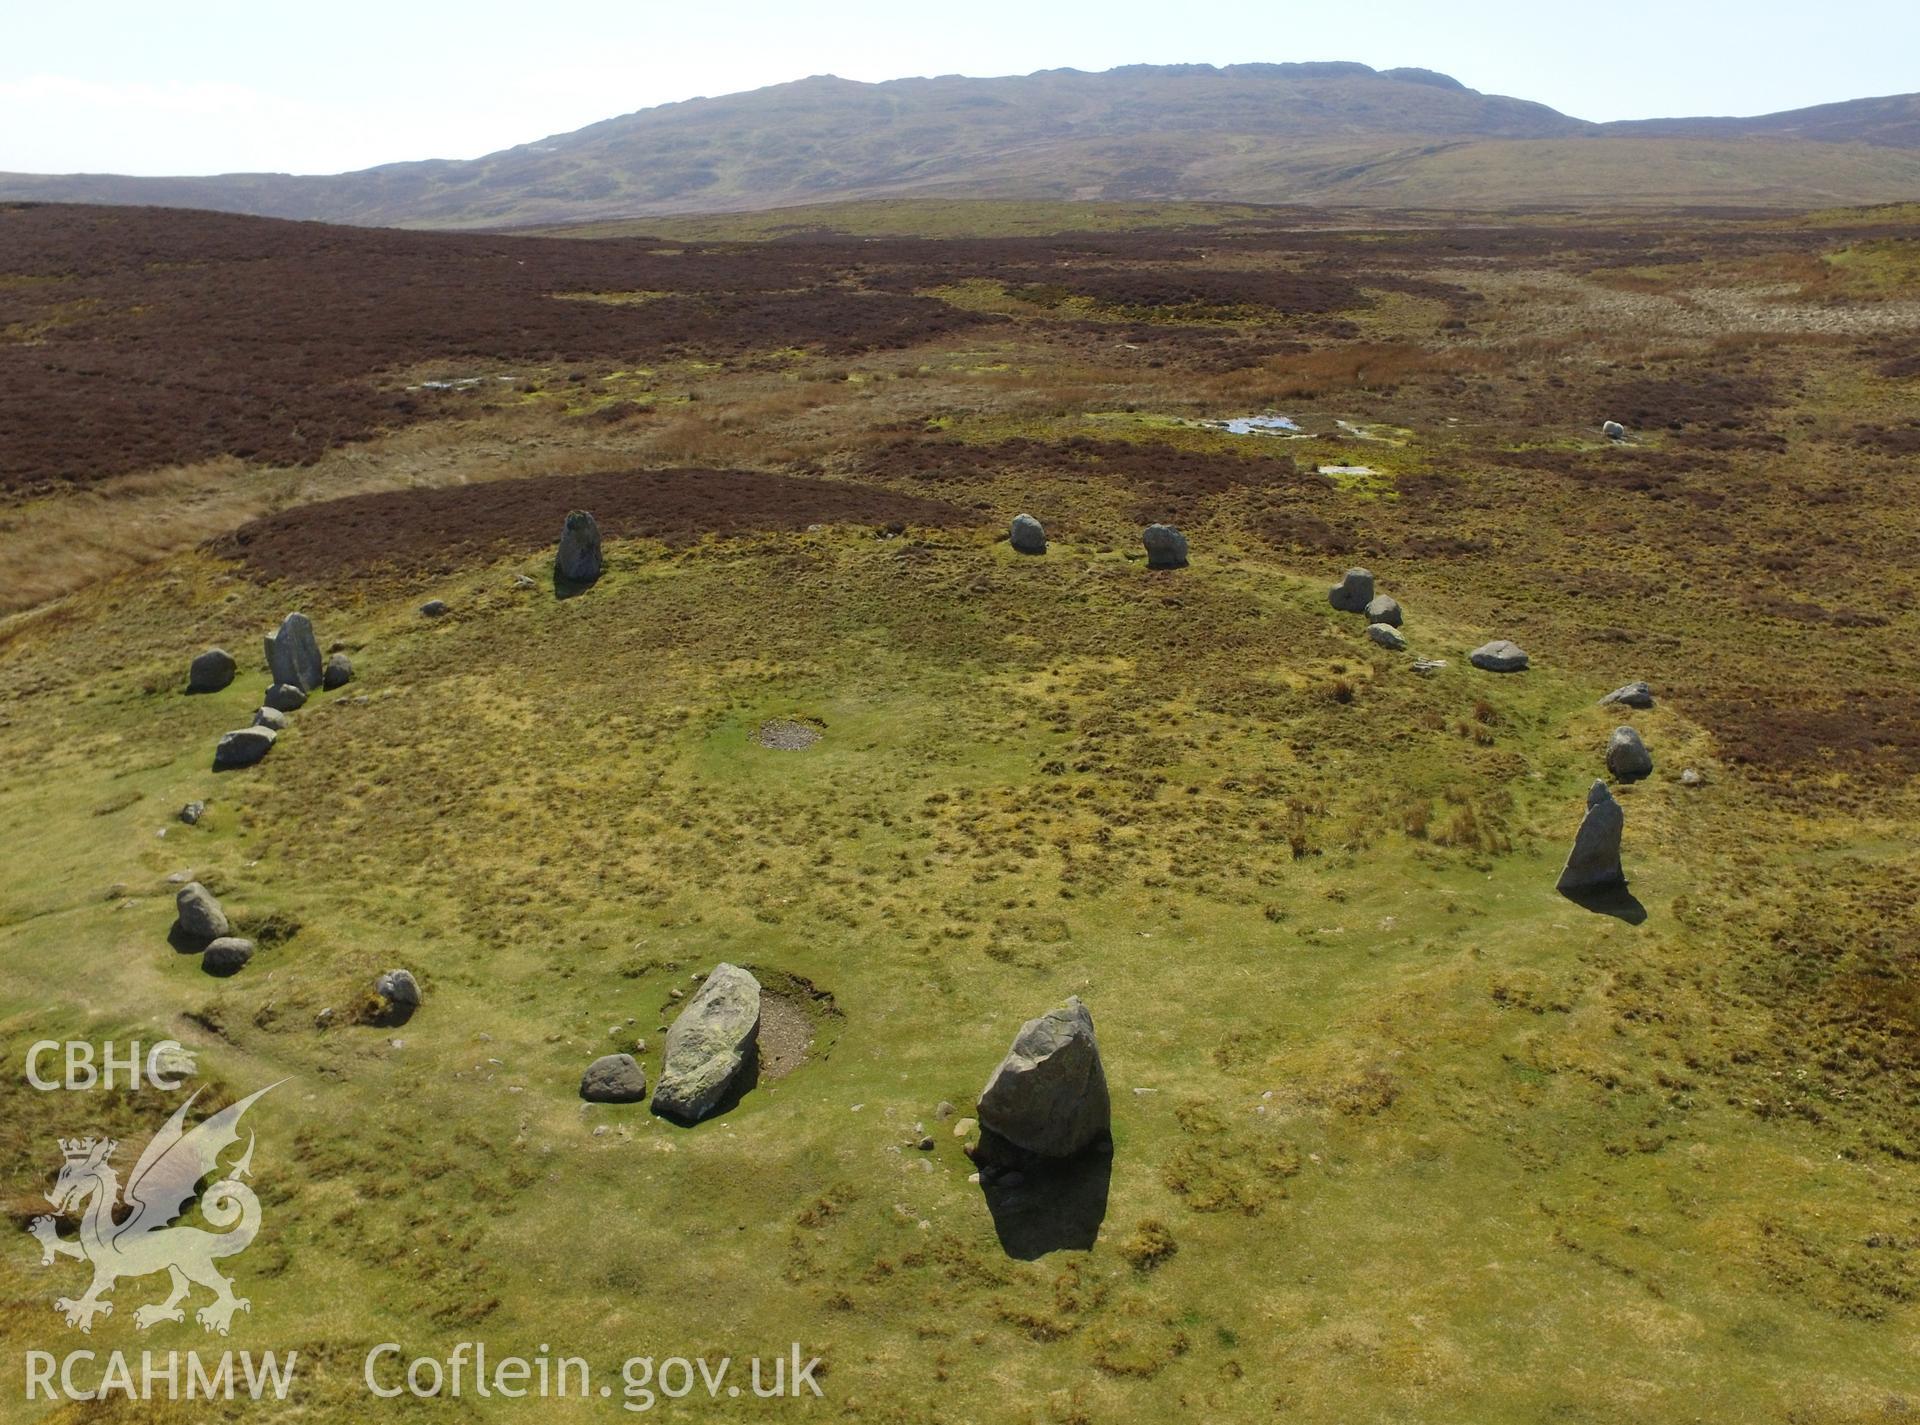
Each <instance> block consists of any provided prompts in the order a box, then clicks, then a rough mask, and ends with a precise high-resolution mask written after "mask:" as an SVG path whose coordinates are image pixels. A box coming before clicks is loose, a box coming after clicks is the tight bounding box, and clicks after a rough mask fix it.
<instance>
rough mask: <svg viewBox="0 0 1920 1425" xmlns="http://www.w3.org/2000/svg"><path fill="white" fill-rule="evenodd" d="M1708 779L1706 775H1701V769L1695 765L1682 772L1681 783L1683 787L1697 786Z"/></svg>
mask: <svg viewBox="0 0 1920 1425" xmlns="http://www.w3.org/2000/svg"><path fill="white" fill-rule="evenodd" d="M1706 780H1707V779H1706V778H1705V777H1703V776H1701V775H1700V772H1699V770H1698V769H1697V768H1694V767H1689V768H1687V769H1686V771H1684V772H1682V773H1681V774H1680V785H1681V786H1683V787H1697V786H1699V785H1700V784H1701V783H1702V782H1704V781H1706Z"/></svg>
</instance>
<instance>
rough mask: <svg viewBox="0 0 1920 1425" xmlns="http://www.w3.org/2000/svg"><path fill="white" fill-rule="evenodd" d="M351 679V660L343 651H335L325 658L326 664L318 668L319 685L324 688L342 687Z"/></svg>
mask: <svg viewBox="0 0 1920 1425" xmlns="http://www.w3.org/2000/svg"><path fill="white" fill-rule="evenodd" d="M352 681H353V660H352V659H351V658H349V657H347V655H346V654H344V653H336V654H334V655H333V656H332V657H331V658H329V659H327V666H326V667H325V668H323V669H321V670H320V686H321V687H323V688H326V689H329V690H331V689H334V688H344V687H346V686H347V684H349V683H351V682H352Z"/></svg>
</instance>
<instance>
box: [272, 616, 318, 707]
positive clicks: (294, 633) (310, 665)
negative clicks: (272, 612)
mask: <svg viewBox="0 0 1920 1425" xmlns="http://www.w3.org/2000/svg"><path fill="white" fill-rule="evenodd" d="M266 644H267V668H268V671H270V672H271V673H272V674H273V681H274V682H276V683H291V684H292V685H293V686H294V687H296V688H298V689H300V691H301V692H303V693H304V692H310V691H311V690H313V689H314V688H317V687H319V686H320V675H321V671H322V670H321V667H320V642H319V640H318V639H316V638H315V637H314V636H313V621H312V620H311V619H309V618H308V617H307V616H306V615H305V614H302V613H291V614H288V615H287V616H286V617H285V618H284V619H282V620H281V621H280V628H279V631H278V632H275V633H270V634H268V635H267V639H266Z"/></svg>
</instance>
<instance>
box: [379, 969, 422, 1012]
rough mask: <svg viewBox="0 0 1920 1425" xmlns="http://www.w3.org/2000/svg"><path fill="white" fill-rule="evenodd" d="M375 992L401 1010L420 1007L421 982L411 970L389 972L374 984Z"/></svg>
mask: <svg viewBox="0 0 1920 1425" xmlns="http://www.w3.org/2000/svg"><path fill="white" fill-rule="evenodd" d="M373 991H374V993H375V994H377V995H379V996H380V998H381V999H383V1000H385V1001H386V1002H387V1003H388V1004H391V1005H396V1006H398V1007H399V1008H401V1009H418V1008H419V1007H420V982H419V981H418V980H416V979H414V977H413V971H411V970H388V971H386V972H385V973H383V974H382V975H381V976H380V977H379V978H378V979H376V980H375V981H374V982H373Z"/></svg>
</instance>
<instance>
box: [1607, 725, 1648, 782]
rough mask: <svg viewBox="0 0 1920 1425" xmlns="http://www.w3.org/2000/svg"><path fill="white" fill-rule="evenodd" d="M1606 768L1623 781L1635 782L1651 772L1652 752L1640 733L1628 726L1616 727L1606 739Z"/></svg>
mask: <svg viewBox="0 0 1920 1425" xmlns="http://www.w3.org/2000/svg"><path fill="white" fill-rule="evenodd" d="M1607 770H1608V771H1609V772H1611V773H1613V775H1614V776H1616V777H1618V778H1619V779H1620V780H1621V781H1623V782H1636V781H1638V780H1639V779H1640V778H1642V777H1645V776H1649V775H1651V774H1652V772H1653V754H1652V753H1651V752H1649V751H1647V744H1646V743H1644V742H1642V741H1641V740H1640V734H1639V733H1637V732H1635V731H1634V730H1633V729H1632V728H1630V727H1616V728H1615V729H1614V730H1613V736H1612V737H1610V738H1608V739H1607Z"/></svg>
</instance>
